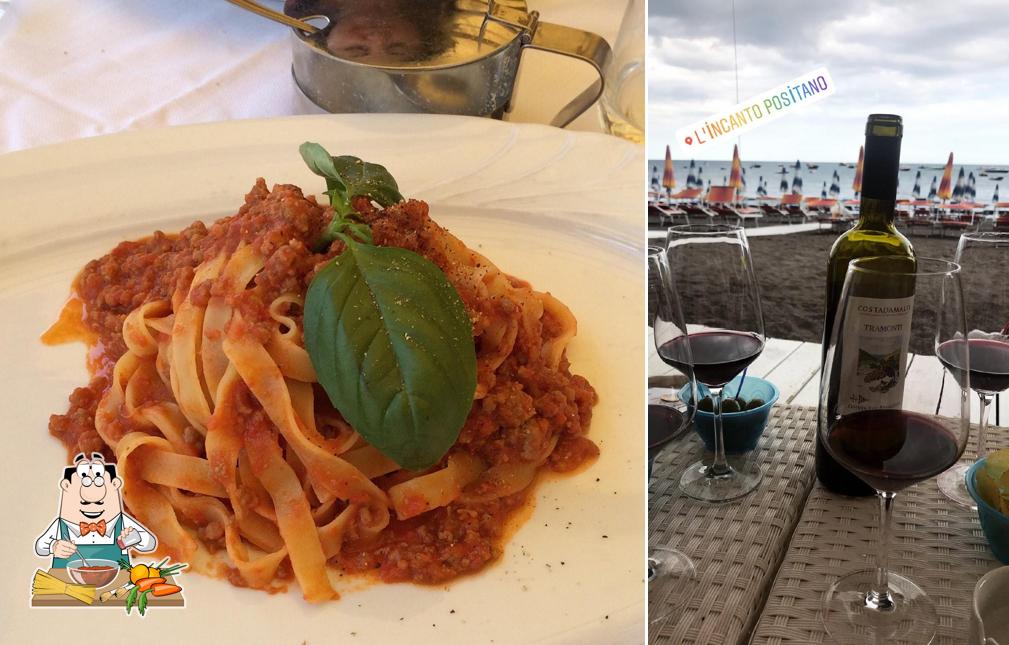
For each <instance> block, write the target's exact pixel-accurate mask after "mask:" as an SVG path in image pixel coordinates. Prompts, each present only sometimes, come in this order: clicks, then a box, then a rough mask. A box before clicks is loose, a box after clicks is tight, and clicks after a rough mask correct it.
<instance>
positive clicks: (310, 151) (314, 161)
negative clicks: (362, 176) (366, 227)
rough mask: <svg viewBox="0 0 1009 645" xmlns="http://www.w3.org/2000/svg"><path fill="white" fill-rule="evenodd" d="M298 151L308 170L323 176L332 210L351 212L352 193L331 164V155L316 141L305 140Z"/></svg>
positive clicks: (340, 213) (341, 213)
mask: <svg viewBox="0 0 1009 645" xmlns="http://www.w3.org/2000/svg"><path fill="white" fill-rule="evenodd" d="M298 152H300V153H301V158H302V159H304V160H305V164H306V165H307V166H308V169H309V170H311V171H312V172H314V173H315V174H317V175H319V176H320V177H323V178H325V180H326V194H327V195H329V203H330V205H331V206H332V207H333V210H335V211H336V212H337V214H339V215H341V216H342V215H346V214H347V213H349V212H352V211H353V209H352V208H351V207H350V198H351V196H352V193H351V192H350V191H349V190H348V188H347V184H346V183H345V182H344V181H343V177H341V176H340V172H339V171H338V170H337V169H336V166H335V165H334V164H333V157H332V156H330V154H329V153H328V152H326V149H325V148H323V147H322V146H320V145H319V144H318V143H312V142H311V141H306V142H305V143H303V144H301V146H299V147H298Z"/></svg>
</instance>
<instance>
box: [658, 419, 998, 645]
mask: <svg viewBox="0 0 1009 645" xmlns="http://www.w3.org/2000/svg"><path fill="white" fill-rule="evenodd" d="M815 427H816V410H815V408H808V407H795V406H776V407H775V408H774V410H773V412H772V415H771V419H770V421H769V423H768V427H767V429H766V430H765V432H764V436H763V437H762V438H761V442H760V445H759V447H758V449H757V451H755V453H754V454H753V456H752V457H751V458H754V459H757V460H759V463H760V464H761V466H762V469H763V472H764V480H763V482H761V485H760V487H759V488H758V489H757V490H756V491H755V492H754V493H753V494H752V495H750V496H748V497H745V498H743V499H742V500H740V501H738V502H733V503H729V504H724V505H717V506H715V505H706V504H701V503H698V502H695V501H693V500H690V499H688V498H686V497H685V496H684V495H683V494H682V493H680V491H679V488H678V481H679V476H680V473H681V472H682V470H683V469H684V468H685V467H686V466H687V465H689V464H690V463H692V462H693V461H695V460H696V459H697V458H698V456H699V455H700V454H701V453H702V446H701V443H700V440H699V439H698V438H697V437H696V436H695V435H694V434H693V433H689V434H687V435H685V436H684V437H683V438H681V439H678V440H675V441H674V442H673V443H672V444H671V445H670V446H669V447H668V448H667V449H666V450H665V451H664V452H663V453H662V454H661V455H659V457H658V458H657V459H656V462H655V467H654V469H653V472H652V480H651V482H650V487H649V543H650V544H657V545H663V546H671V547H675V548H677V549H680V550H681V551H683V552H685V553H686V554H687V555H689V556H690V557H691V558H692V559H693V560H694V563H695V564H696V566H697V572H698V580H697V582H696V583H695V584H694V586H693V587H692V588H691V590H690V592H689V593H688V594H686V600H685V602H684V603H683V606H682V607H680V608H679V609H678V610H677V612H678V613H675V614H674V616H673V617H672V618H671V619H669V620H667V621H665V622H664V623H660V624H655V625H652V627H651V628H650V630H649V643H652V644H657V643H662V644H673V643H687V644H702V643H704V644H707V643H710V644H712V645H713V644H716V643H718V644H722V643H725V644H732V643H736V644H742V643H747V642H753V643H761V644H763V643H768V644H772V645H779V644H786V643H787V644H793V643H795V644H797V643H827V642H832V641H830V639H829V638H828V637H827V635H826V633H824V631H823V627H822V625H821V623H820V615H819V607H820V602H821V600H822V596H823V593H824V591H826V589H827V588H828V587H829V586H830V584H831V583H832V582H833V581H834V580H836V579H837V578H838V577H839V576H840V575H843V574H845V573H847V572H849V571H851V570H853V569H856V568H860V567H867V566H871V564H872V561H871V559H870V556H871V554H873V553H874V552H875V551H874V545H875V540H876V523H877V519H876V517H877V516H876V513H877V502H876V500H875V499H874V498H867V499H853V498H845V497H840V496H836V495H833V494H832V493H830V492H828V491H826V490H825V489H823V488H822V487H820V486H819V484H814V481H815V477H814V473H813V439H814V435H815ZM1007 434H1009V433H1004V432H1002V433H1000V432H998V431H996V432H992V433H990V439H989V449H995V448H998V447H1001V446H1004V445H1009V436H1006V435H1007ZM999 435H1001V436H999ZM973 450H974V448H973V445H969V446H968V454H973ZM890 554H891V555H890V559H891V564H892V567H893V569H894V570H895V571H896V572H898V573H901V574H903V575H905V576H908V577H910V578H911V579H912V580H915V581H916V582H918V584H919V585H921V586H922V587H923V588H924V589H925V590H926V591H927V592H928V593H929V595H931V596H932V597H933V600H934V601H935V603H936V606H937V608H938V612H939V615H940V618H939V628H938V638H937V639H936V641H935V642H936V643H939V644H941V645H952V644H954V643H956V644H960V643H966V638H967V629H968V621H969V609H968V607H969V603H970V598H971V593H972V591H973V588H974V584H975V583H976V581H977V579H978V578H979V577H980V576H981V575H983V574H984V573H985V572H986V571H989V570H990V569H993V568H995V567H997V566H998V562H997V561H996V560H995V558H994V556H993V555H992V554H991V551H990V550H989V549H988V547H987V544H986V542H985V539H984V536H983V535H982V533H981V528H980V525H979V524H978V521H977V517H976V514H975V513H974V511H971V510H969V509H964V508H961V507H959V506H957V505H955V504H953V503H951V502H948V501H947V500H946V499H945V498H944V497H942V496H941V494H940V493H939V491H938V489H937V487H936V483H935V480H929V481H927V482H923V483H922V484H919V485H917V486H913V487H911V488H909V489H908V490H906V491H904V492H903V493H901V494H900V495H898V497H897V504H896V507H895V515H894V536H893V538H892V540H891V550H890Z"/></svg>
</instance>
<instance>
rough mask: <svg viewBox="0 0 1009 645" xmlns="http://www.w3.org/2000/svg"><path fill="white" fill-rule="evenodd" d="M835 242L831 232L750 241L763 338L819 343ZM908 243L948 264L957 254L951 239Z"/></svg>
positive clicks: (926, 349) (919, 346) (928, 343)
mask: <svg viewBox="0 0 1009 645" xmlns="http://www.w3.org/2000/svg"><path fill="white" fill-rule="evenodd" d="M836 239H837V235H836V234H833V233H794V234H791V235H772V236H766V237H752V238H750V240H749V242H750V253H751V254H752V256H753V266H754V271H755V272H756V274H757V281H758V282H759V284H760V299H761V306H762V309H763V312H764V325H765V333H766V334H767V337H768V338H787V339H791V340H803V341H809V342H814V343H819V342H820V341H821V339H822V336H823V298H824V291H825V289H826V285H827V282H826V281H827V258H828V256H829V254H830V247H831V245H833V243H834V240H836ZM909 239H910V240H911V244H912V245H913V246H914V250H915V253H916V254H917V255H918V256H919V257H930V258H939V259H943V260H952V259H953V256H954V255H955V254H956V244H957V240H956V238H953V237H950V238H946V239H942V238H938V237H935V238H929V237H925V236H915V237H911V238H909ZM922 329H923V330H924V328H922ZM933 345H934V339H933V338H932V337H931V336H927V334H926V337H923V338H915V339H913V342H912V348H911V351H913V352H915V353H925V354H934V353H935V352H934V350H933Z"/></svg>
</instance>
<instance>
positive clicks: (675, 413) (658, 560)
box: [648, 248, 696, 626]
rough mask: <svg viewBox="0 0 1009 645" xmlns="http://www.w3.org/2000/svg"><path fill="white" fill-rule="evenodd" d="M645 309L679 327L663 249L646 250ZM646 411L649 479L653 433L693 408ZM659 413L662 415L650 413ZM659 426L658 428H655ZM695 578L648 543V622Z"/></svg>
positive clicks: (683, 422)
mask: <svg viewBox="0 0 1009 645" xmlns="http://www.w3.org/2000/svg"><path fill="white" fill-rule="evenodd" d="M648 310H649V316H648V319H649V323H651V324H652V326H653V327H655V326H657V325H663V326H664V325H666V324H674V325H681V326H682V325H683V313H682V310H681V308H680V303H679V300H678V298H677V294H676V290H675V289H674V288H672V279H671V277H670V275H669V265H668V263H667V262H666V256H665V251H664V250H663V249H661V248H660V249H653V248H649V253H648ZM685 349H686V353H687V356H686V360H685V361H684V362H683V364H682V368H681V370H680V371H681V372H682V374H683V376H684V377H685V378H686V380H687V382H688V383H690V385H691V388H690V389H691V391H692V392H694V393H695V394H694V396H696V386H695V384H694V380H693V373H692V370H691V360H690V356H689V352H690V348H689V347H687V348H685ZM648 407H649V410H648V444H649V446H648V451H649V455H648V464H649V465H648V474H649V478H651V462H652V459H654V457H655V454H656V453H657V447H656V448H655V449H653V443H654V442H653V439H654V437H655V435H657V434H663V435H665V436H667V437H674V436H676V435H677V434H679V433H681V432H682V431H684V430H685V429H686V427H687V426H688V425H690V421H691V418H692V413H693V408H691V407H687V406H686V405H683V404H682V402H681V403H680V404H679V405H673V404H669V405H661V406H659V405H649V406H648ZM658 412H663V413H664V414H653V413H658ZM659 425H661V426H662V427H656V426H659ZM695 578H696V569H695V568H694V563H693V562H692V561H691V559H690V558H689V557H688V556H687V555H685V554H683V553H682V552H680V551H677V550H676V549H673V548H669V547H664V546H659V545H653V544H652V543H651V540H649V541H648V622H649V623H650V624H651V625H653V626H657V625H658V623H661V622H663V621H665V620H666V619H668V618H670V617H671V616H672V615H673V614H674V613H676V612H677V610H678V609H679V608H680V607H682V605H683V602H684V600H685V599H686V598H687V597H688V594H689V587H690V585H689V584H688V583H689V582H691V581H693V580H694V579H695Z"/></svg>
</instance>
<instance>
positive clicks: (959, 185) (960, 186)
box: [953, 166, 967, 202]
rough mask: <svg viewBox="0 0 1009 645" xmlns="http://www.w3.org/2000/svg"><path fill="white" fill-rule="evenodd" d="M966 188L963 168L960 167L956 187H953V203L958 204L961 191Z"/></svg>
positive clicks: (961, 194)
mask: <svg viewBox="0 0 1009 645" xmlns="http://www.w3.org/2000/svg"><path fill="white" fill-rule="evenodd" d="M966 187H967V186H966V181H965V180H964V176H963V166H960V174H959V175H957V178H956V186H954V187H953V201H955V202H958V201H960V200H961V199H963V190H964V188H966Z"/></svg>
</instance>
